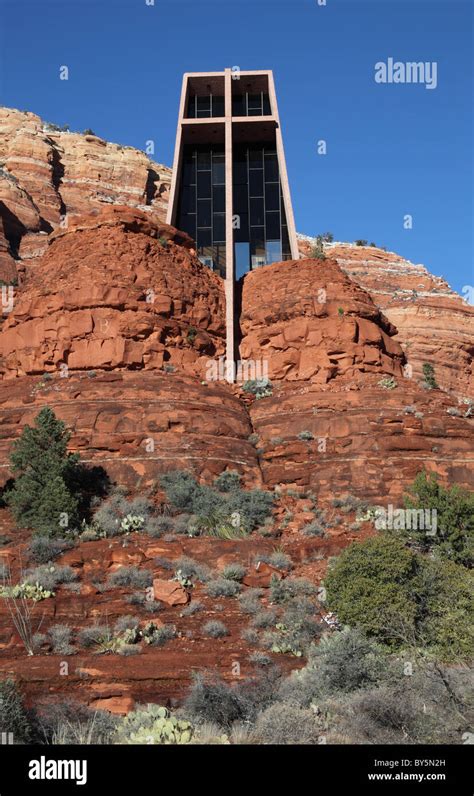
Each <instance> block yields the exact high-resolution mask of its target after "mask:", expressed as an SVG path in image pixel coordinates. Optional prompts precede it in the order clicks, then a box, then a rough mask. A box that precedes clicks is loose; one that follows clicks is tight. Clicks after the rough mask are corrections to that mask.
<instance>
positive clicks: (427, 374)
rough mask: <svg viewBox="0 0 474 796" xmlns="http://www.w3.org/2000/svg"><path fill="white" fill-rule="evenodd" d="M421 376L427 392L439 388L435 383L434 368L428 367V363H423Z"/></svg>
mask: <svg viewBox="0 0 474 796" xmlns="http://www.w3.org/2000/svg"><path fill="white" fill-rule="evenodd" d="M423 376H424V379H425V385H426V387H427V388H428V389H429V390H439V386H438V384H437V383H436V377H435V372H434V367H433V365H430V363H429V362H424V363H423Z"/></svg>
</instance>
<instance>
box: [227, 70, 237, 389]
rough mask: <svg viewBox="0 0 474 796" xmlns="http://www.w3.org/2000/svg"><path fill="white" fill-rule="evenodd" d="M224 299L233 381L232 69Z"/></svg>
mask: <svg viewBox="0 0 474 796" xmlns="http://www.w3.org/2000/svg"><path fill="white" fill-rule="evenodd" d="M225 210H226V217H225V246H226V248H225V253H226V276H225V300H226V374H227V380H228V381H234V378H235V377H234V374H235V366H234V362H235V316H234V233H233V229H232V216H233V192H232V70H231V69H226V70H225Z"/></svg>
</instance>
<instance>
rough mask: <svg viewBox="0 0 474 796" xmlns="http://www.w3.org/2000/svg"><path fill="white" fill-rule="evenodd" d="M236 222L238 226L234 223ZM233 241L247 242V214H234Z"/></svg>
mask: <svg viewBox="0 0 474 796" xmlns="http://www.w3.org/2000/svg"><path fill="white" fill-rule="evenodd" d="M236 218H237V221H238V225H237V222H236ZM233 229H234V240H235V241H236V242H237V241H248V240H249V215H248V213H234V223H233Z"/></svg>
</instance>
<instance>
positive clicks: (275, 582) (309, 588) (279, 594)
mask: <svg viewBox="0 0 474 796" xmlns="http://www.w3.org/2000/svg"><path fill="white" fill-rule="evenodd" d="M316 592H317V589H316V586H314V584H313V583H310V581H309V580H306V579H305V578H291V579H290V578H285V580H279V579H278V578H272V579H271V582H270V602H272V603H276V604H277V605H278V604H284V603H290V602H291V601H292V600H295V599H296V598H299V597H311V596H314V595H315V594H316Z"/></svg>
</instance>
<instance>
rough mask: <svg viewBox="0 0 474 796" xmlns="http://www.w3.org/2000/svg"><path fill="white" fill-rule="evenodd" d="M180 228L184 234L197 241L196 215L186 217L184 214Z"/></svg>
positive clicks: (181, 217) (179, 223)
mask: <svg viewBox="0 0 474 796" xmlns="http://www.w3.org/2000/svg"><path fill="white" fill-rule="evenodd" d="M178 227H179V229H180V230H182V232H187V233H188V235H191V237H192V238H193V239H194V240H195V239H196V214H195V213H194V214H193V215H185V214H184V213H183V214H182V215H181V216H180V219H179V222H178Z"/></svg>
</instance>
